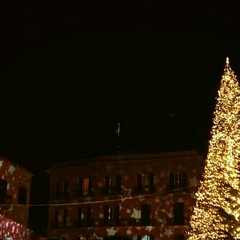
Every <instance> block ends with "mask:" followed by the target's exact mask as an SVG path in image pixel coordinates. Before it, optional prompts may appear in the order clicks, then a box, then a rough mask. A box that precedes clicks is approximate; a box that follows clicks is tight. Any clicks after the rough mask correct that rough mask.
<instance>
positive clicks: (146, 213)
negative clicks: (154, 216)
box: [141, 203, 150, 225]
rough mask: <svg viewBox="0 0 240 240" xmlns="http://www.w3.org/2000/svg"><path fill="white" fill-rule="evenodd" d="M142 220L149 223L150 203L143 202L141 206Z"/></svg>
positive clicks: (143, 222)
mask: <svg viewBox="0 0 240 240" xmlns="http://www.w3.org/2000/svg"><path fill="white" fill-rule="evenodd" d="M141 222H142V224H143V225H146V224H149V222H150V205H149V204H146V203H144V204H142V206H141Z"/></svg>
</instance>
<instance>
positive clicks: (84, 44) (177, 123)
mask: <svg viewBox="0 0 240 240" xmlns="http://www.w3.org/2000/svg"><path fill="white" fill-rule="evenodd" d="M237 2H238V1H211V3H209V2H208V1H187V0H185V1H170V0H166V1H161V0H159V1H155V0H149V1H135V0H128V1H118V0H115V1H108V0H107V1H103V0H88V1H86V0H83V1H80V0H79V1H73V0H62V1H54V0H49V1H47V0H45V1H44V0H42V1H40V0H39V1H34V2H33V1H22V0H18V1H12V0H8V1H1V3H0V29H1V32H0V49H1V51H0V63H1V65H0V90H1V101H0V126H1V128H0V133H1V134H0V136H1V137H0V151H1V152H2V154H4V155H6V156H7V157H9V158H10V159H11V160H13V161H16V162H18V163H20V164H23V165H25V166H27V167H28V168H29V169H30V170H32V171H33V172H38V171H42V170H44V169H46V168H48V167H49V166H51V164H52V163H58V162H61V161H67V160H72V159H73V158H81V157H86V156H91V155H94V154H95V155H96V154H106V153H111V152H114V149H115V146H116V143H117V137H116V134H115V128H116V125H117V122H118V121H120V122H121V126H122V133H121V136H122V139H121V147H122V150H124V151H127V152H131V151H134V152H136V151H137V152H144V151H165V150H167V151H169V150H178V149H190V148H196V149H198V150H199V151H201V152H204V151H205V150H206V147H207V141H208V138H209V130H210V126H211V119H212V110H213V106H214V98H215V96H216V91H217V88H218V85H219V82H220V79H221V75H222V73H223V67H224V64H225V58H226V57H227V56H229V57H230V62H231V65H232V67H233V69H234V70H235V73H236V74H237V75H240V45H239V40H240V32H239V29H240V28H239V27H240V14H239V11H240V5H239V4H238V3H237Z"/></svg>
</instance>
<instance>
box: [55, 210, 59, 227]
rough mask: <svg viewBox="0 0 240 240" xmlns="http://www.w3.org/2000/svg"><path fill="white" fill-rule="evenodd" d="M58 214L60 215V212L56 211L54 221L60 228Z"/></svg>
mask: <svg viewBox="0 0 240 240" xmlns="http://www.w3.org/2000/svg"><path fill="white" fill-rule="evenodd" d="M58 214H59V210H58V209H56V210H55V220H54V225H55V227H58Z"/></svg>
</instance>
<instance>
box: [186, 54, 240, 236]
mask: <svg viewBox="0 0 240 240" xmlns="http://www.w3.org/2000/svg"><path fill="white" fill-rule="evenodd" d="M239 164H240V87H239V84H238V81H237V77H236V75H235V74H234V72H233V70H232V69H231V67H230V64H229V59H228V58H227V59H226V65H225V68H224V74H223V76H222V80H221V85H220V89H219V91H218V97H217V103H216V108H215V112H214V119H213V127H212V131H211V139H210V141H209V150H208V155H207V159H206V165H205V168H204V174H203V180H202V181H201V183H200V187H199V189H198V192H197V193H196V206H195V207H194V209H193V214H192V216H191V219H190V227H191V229H190V231H189V232H188V233H187V235H188V240H200V239H209V240H210V239H217V240H220V239H238V238H240V222H239V215H240V191H239V190H240V184H239V183H240V182H239V177H240V171H239V167H240V165H239Z"/></svg>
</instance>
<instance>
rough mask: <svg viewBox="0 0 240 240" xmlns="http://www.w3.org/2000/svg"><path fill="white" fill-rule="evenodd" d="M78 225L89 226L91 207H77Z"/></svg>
mask: <svg viewBox="0 0 240 240" xmlns="http://www.w3.org/2000/svg"><path fill="white" fill-rule="evenodd" d="M78 226H79V227H85V226H87V227H89V226H91V207H90V206H87V207H79V208H78Z"/></svg>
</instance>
